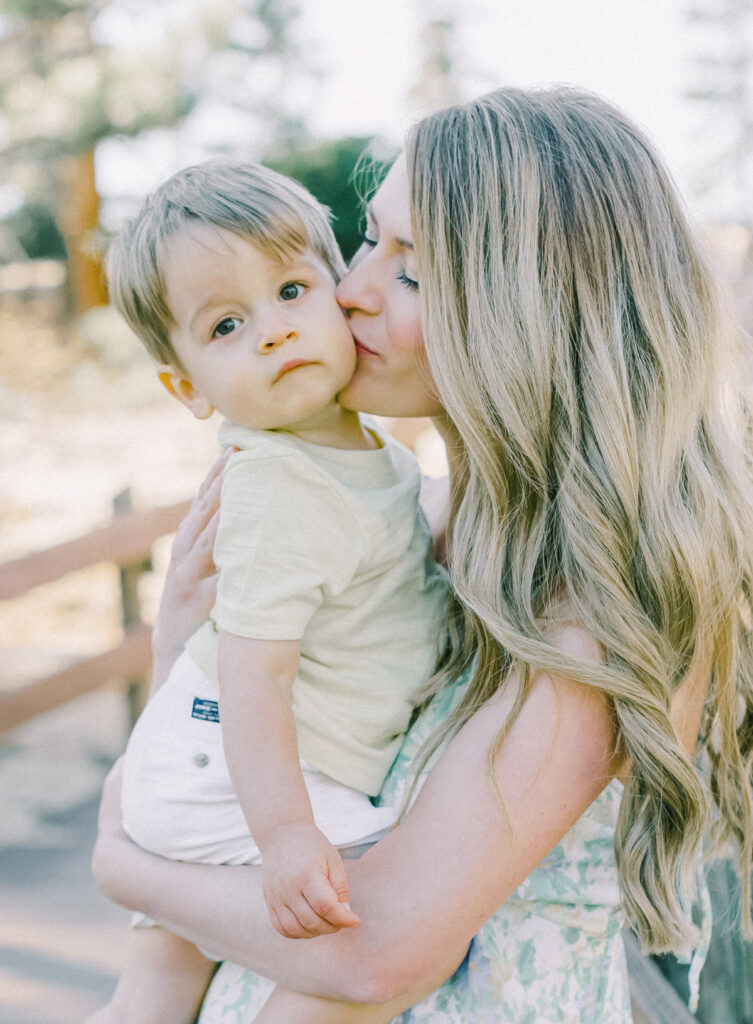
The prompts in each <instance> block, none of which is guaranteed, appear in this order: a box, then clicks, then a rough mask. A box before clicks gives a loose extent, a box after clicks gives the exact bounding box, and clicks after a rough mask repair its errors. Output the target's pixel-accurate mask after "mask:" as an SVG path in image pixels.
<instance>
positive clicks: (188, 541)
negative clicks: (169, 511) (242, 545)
mask: <svg viewBox="0 0 753 1024" xmlns="http://www.w3.org/2000/svg"><path fill="white" fill-rule="evenodd" d="M221 490H222V475H221V474H220V475H219V476H216V477H214V479H213V480H212V482H211V483H210V485H209V487H207V489H206V490H205V491H204V492H203V493H202V494H201V495H197V496H196V497H195V498H194V500H193V502H192V503H191V507H190V508H189V510H188V512H187V513H186V515H185V516H184V517H183V519H182V520H181V522H180V525H179V526H178V530H177V532H176V534H175V540H174V541H173V554H174V555H175V554H176V553H177V554H178V555H179V556H180V555H182V554H183V553H184V552H186V551H190V550H191V548H192V547H193V546H194V545H195V544H196V542H197V540H198V538H199V537H200V536H201V534H202V533H203V532H204V531H205V530H206V528H207V527H208V526H209V524H210V523H211V521H212V519H213V517H214V516H215V514H216V513H217V510H218V509H219V507H220V492H221Z"/></svg>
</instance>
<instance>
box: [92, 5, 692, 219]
mask: <svg viewBox="0 0 753 1024" xmlns="http://www.w3.org/2000/svg"><path fill="white" fill-rule="evenodd" d="M686 6H688V4H687V2H686V0H652V2H650V3H649V2H645V0H644V2H637V0H454V2H449V0H413V2H408V0H299V8H300V11H301V17H300V20H299V23H298V30H297V34H298V37H299V40H300V41H301V44H302V46H303V48H304V50H305V51H306V54H307V59H309V60H310V62H311V63H312V64H313V65H314V66H315V67H317V68H318V69H319V73H318V75H317V77H316V78H315V79H314V82H313V89H312V98H311V101H310V104H309V116H308V123H309V125H310V127H311V130H312V132H313V133H314V134H321V135H330V136H337V135H344V134H357V135H368V134H373V133H379V134H384V135H387V136H389V137H391V138H393V139H395V140H397V141H399V139H400V137H401V136H402V134H403V132H404V130H405V128H406V127H407V125H408V124H409V123H410V122H411V120H412V119H413V118H414V117H415V116H416V115H417V113H419V112H418V111H416V110H414V109H411V107H410V104H409V102H408V100H407V96H408V93H409V90H410V87H411V86H412V85H413V83H414V82H415V80H416V77H417V73H418V67H419V62H420V55H421V49H420V43H419V32H420V27H421V23H422V16H423V17H425V16H426V15H428V14H435V15H436V14H438V15H440V16H441V15H446V16H448V17H451V18H453V20H454V22H455V25H456V49H457V66H458V67H459V69H460V71H461V73H462V77H463V81H464V90H465V92H466V93H467V95H468V96H472V95H474V94H475V93H479V92H482V91H484V90H485V89H487V88H490V87H493V86H494V85H500V84H516V85H530V84H542V83H552V82H567V83H571V84H576V85H582V86H585V87H587V88H590V89H593V90H594V91H596V92H599V93H601V94H602V95H604V96H606V97H608V98H610V99H611V100H613V101H614V102H616V103H617V104H618V105H620V106H621V107H623V108H624V109H625V110H626V111H628V113H630V114H631V115H632V116H633V117H634V118H635V119H636V120H638V121H639V122H640V123H641V124H642V125H643V126H644V127H645V128H646V129H647V130H648V132H649V134H650V135H651V136H652V137H653V139H654V140H655V142H656V143H657V144H658V146H659V148H660V149H661V151H662V152H663V153H664V156H665V158H666V159H667V161H668V163H669V165H670V168H671V169H672V171H673V172H674V174H675V176H676V178H677V180H678V182H679V184H680V186H681V188H682V189H683V191H684V192H685V193H686V194H688V198H689V199H692V197H691V196H690V195H689V193H690V191H691V187H690V182H691V175H692V172H693V168H694V165H696V164H697V163H698V161H699V160H702V159H703V149H702V148H701V149H699V137H698V134H697V130H698V123H699V113H698V111H697V110H694V108H693V107H692V105H691V104H689V103H688V102H687V101H684V100H683V98H682V92H683V89H684V88H686V87H687V86H688V84H689V83H690V81H691V74H690V68H691V56H692V53H693V49H694V37H693V36H692V35H691V29H690V28H689V27H688V26H687V24H686V23H685V22H684V20H683V13H684V8H685V7H686ZM696 38H697V37H696ZM694 126H695V132H696V134H695V135H694ZM151 146H152V149H151V150H150V151H145V150H143V149H142V151H141V153H140V156H139V159H138V160H137V161H136V160H134V159H133V158H132V157H131V155H130V153H129V151H128V148H126V150H120V151H118V153H117V158H116V157H115V155H114V154H113V153H111V154H110V155H109V156H107V158H106V159H103V160H101V161H100V167H99V168H98V172H99V173H100V177H101V179H102V181H101V183H102V185H103V186H104V191H105V193H108V192H109V193H111V194H113V193H114V194H117V193H118V192H120V191H121V190H122V188H123V182H127V183H128V185H129V189H130V191H131V192H132V193H133V192H134V191H138V190H140V189H149V188H151V187H153V186H154V184H156V182H157V181H158V180H160V179H161V178H162V177H163V176H164V174H165V173H168V172H169V171H171V170H173V169H174V167H173V166H172V165H173V164H175V163H176V162H177V163H185V162H186V161H187V159H190V158H191V156H190V154H187V153H186V151H185V150H182V151H181V152H180V153H179V154H177V153H176V151H175V149H174V148H173V150H172V152H171V153H170V154H169V155H168V153H167V152H165V151H163V150H162V148H161V144H160V143H159V141H153V142H152V143H151ZM105 155H106V154H105ZM145 157H146V160H145Z"/></svg>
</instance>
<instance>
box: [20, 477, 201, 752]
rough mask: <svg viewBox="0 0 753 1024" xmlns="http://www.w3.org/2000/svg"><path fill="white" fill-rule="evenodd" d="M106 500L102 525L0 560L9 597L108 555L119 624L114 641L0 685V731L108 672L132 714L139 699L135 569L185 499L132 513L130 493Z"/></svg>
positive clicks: (140, 635)
mask: <svg viewBox="0 0 753 1024" xmlns="http://www.w3.org/2000/svg"><path fill="white" fill-rule="evenodd" d="M114 505H115V512H116V514H115V518H114V519H113V521H112V522H111V523H110V524H109V525H107V526H103V527H101V528H100V529H97V530H93V531H92V532H90V533H88V534H86V535H85V536H83V537H77V538H76V539H75V540H70V541H66V542H65V543H63V544H58V545H56V546H55V547H51V548H47V549H46V550H44V551H35V552H33V553H32V554H29V555H26V556H24V557H23V558H17V559H14V560H13V561H11V562H6V563H5V564H3V565H0V600H10V599H12V598H16V597H21V596H23V595H24V594H26V593H27V592H28V591H29V590H31V589H33V588H34V587H38V586H41V585H42V584H45V583H53V582H55V581H56V580H59V579H62V578H63V577H64V576H67V575H68V574H69V573H71V572H76V571H78V570H80V569H87V568H89V567H90V566H93V565H98V564H100V563H102V562H111V563H113V564H115V565H117V566H119V568H120V587H121V603H122V605H123V608H122V612H123V614H122V619H123V625H124V636H123V640H122V641H121V643H120V644H119V645H118V646H117V647H114V648H112V649H110V650H107V651H103V652H102V653H100V654H95V655H93V656H91V657H88V658H84V659H80V660H78V661H75V662H73V663H72V664H71V665H67V666H66V667H65V668H62V669H60V670H59V671H57V672H53V673H52V674H50V675H46V676H43V677H41V678H38V679H34V680H31V681H30V682H26V683H23V684H22V685H21V686H18V687H15V688H14V689H12V690H8V691H6V692H0V734H2V733H5V732H8V731H9V730H11V729H15V728H16V727H17V726H19V725H22V724H23V723H24V722H27V721H29V719H31V718H34V717H35V716H36V715H39V714H41V713H42V712H45V711H50V710H51V709H52V708H55V707H58V706H59V705H61V704H64V703H66V702H67V701H69V700H73V699H74V698H76V697H80V696H82V695H83V694H85V693H89V692H91V691H92V690H96V689H98V688H100V687H102V686H105V685H106V684H107V683H109V682H111V681H113V680H116V679H117V680H124V681H126V682H128V700H129V704H130V705H131V711H132V715H131V717H132V719H133V718H135V714H136V713H137V711H138V705H139V702H140V695H139V694H137V693H136V692H135V691H136V690H143V687H141V686H139V683H138V682H137V681H139V680H142V681H143V680H144V679H145V678H146V675H147V674H148V672H149V667H150V662H151V646H150V638H151V628H150V627H149V626H148V625H146V624H145V623H143V622H142V621H141V617H140V614H139V609H138V591H137V582H138V576H139V575H140V574H141V573H142V572H143V571H144V568H145V567H148V566H149V564H150V557H151V550H152V545H153V544H154V542H155V541H156V540H158V539H159V538H160V537H163V536H165V535H166V534H169V533H173V532H174V531H175V530H176V529H177V527H178V524H179V523H180V521H181V519H182V518H183V517H184V516H185V514H186V512H187V511H188V509H189V506H190V502H187V501H186V502H180V503H179V504H177V505H168V506H164V507H161V508H154V509H149V510H147V511H143V512H137V511H136V512H135V511H133V510H131V509H130V495H129V494H128V492H123V494H120V495H118V496H117V497H116V499H115V502H114Z"/></svg>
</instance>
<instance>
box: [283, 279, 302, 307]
mask: <svg viewBox="0 0 753 1024" xmlns="http://www.w3.org/2000/svg"><path fill="white" fill-rule="evenodd" d="M302 293H303V285H302V284H298V283H297V282H295V281H293V282H291V283H290V284H284V285H283V286H282V288H280V298H281V299H282V300H283V302H292V300H293V299H297V298H298V296H299V295H301V294H302Z"/></svg>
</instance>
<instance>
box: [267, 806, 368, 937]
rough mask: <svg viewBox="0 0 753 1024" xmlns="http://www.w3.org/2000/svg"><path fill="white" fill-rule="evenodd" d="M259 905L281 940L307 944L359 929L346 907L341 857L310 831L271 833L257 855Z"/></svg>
mask: <svg viewBox="0 0 753 1024" xmlns="http://www.w3.org/2000/svg"><path fill="white" fill-rule="evenodd" d="M262 874H263V879H264V899H265V900H266V902H267V909H268V911H269V917H270V920H271V922H272V924H273V926H274V928H275V929H276V930H277V931H278V932H279V933H280V935H283V936H285V938H286V939H311V938H314V937H315V936H317V935H328V934H329V933H331V932H336V931H339V930H340V928H352V927H353V926H354V925H357V924H360V923H361V921H360V918H359V917H358V916H357V915H356V914H354V913H353V911H352V910H351V909H350V904H349V903H348V898H349V889H348V877H347V875H346V873H345V866H344V864H343V861H342V857H341V856H340V854H339V853H338V852H337V850H336V849H335V847H334V846H333V845H332V843H330V841H329V839H327V837H326V836H324V835H323V834H322V833H321V832H320V831H319V829H318V828H317V827H316V826H315V825H305V824H301V825H285V826H283V827H282V828H279V829H277V831H276V832H275V834H274V838H273V839H272V842H271V843H269V845H267V846H266V847H265V848H264V850H263V853H262Z"/></svg>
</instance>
